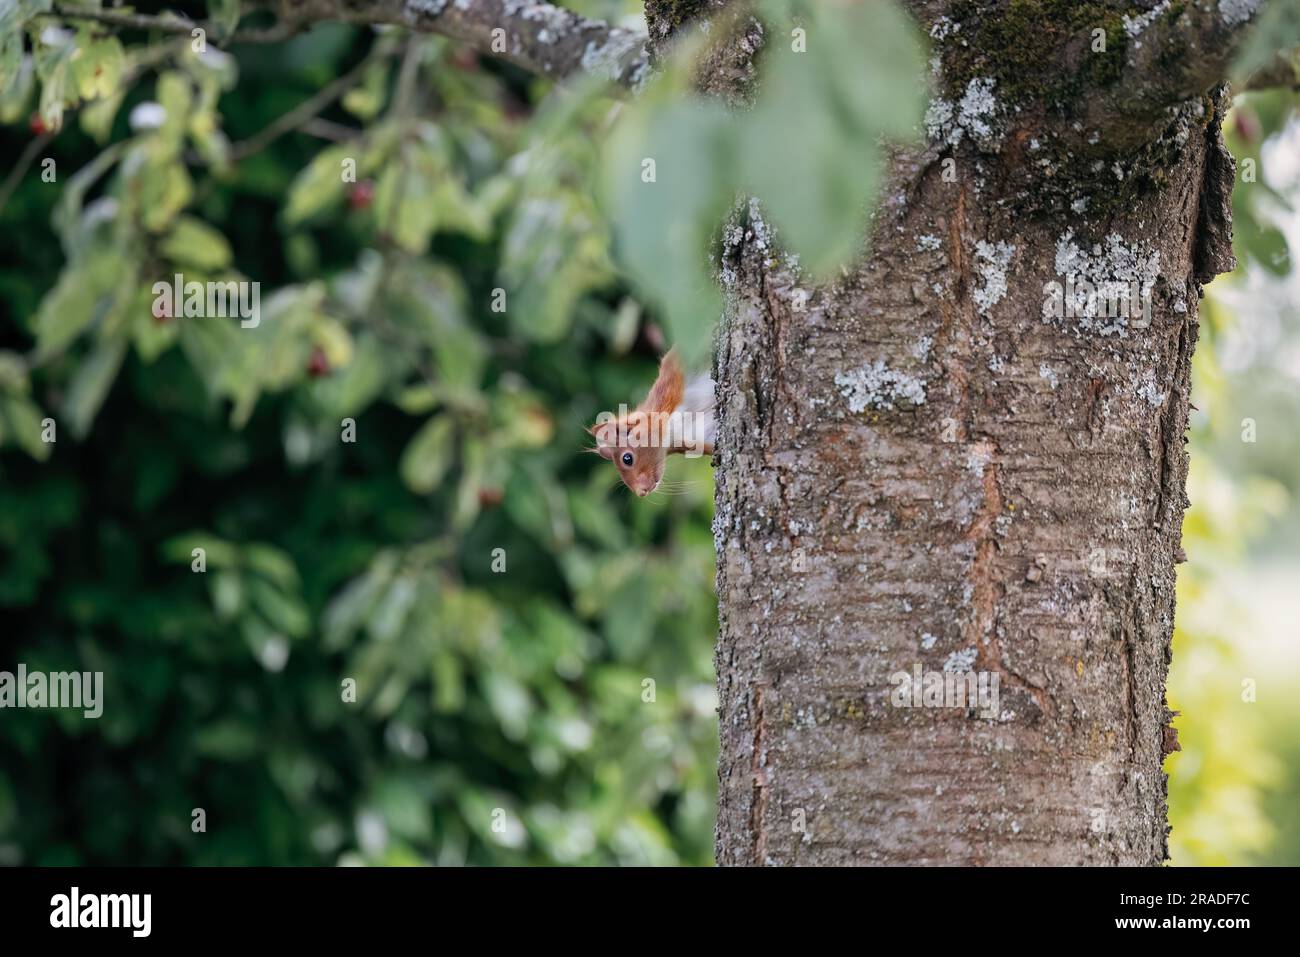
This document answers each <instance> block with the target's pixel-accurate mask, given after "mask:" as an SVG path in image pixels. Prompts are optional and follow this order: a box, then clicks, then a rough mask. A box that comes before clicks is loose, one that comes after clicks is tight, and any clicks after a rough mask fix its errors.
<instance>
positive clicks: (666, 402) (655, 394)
mask: <svg viewBox="0 0 1300 957" xmlns="http://www.w3.org/2000/svg"><path fill="white" fill-rule="evenodd" d="M685 394H686V377H685V376H684V375H682V363H681V360H680V359H678V358H677V350H676V349H669V350H668V354H667V355H665V356H664V357H663V359H662V360H661V361H660V362H659V377H658V378H657V379H655V384H654V385H652V386H651V387H650V391H649V392H648V393H646V397H645V401H644V402H642V403H641V404H640V405H639V406H637V411H638V412H642V411H644V412H666V413H671V412H674V411H676V409H677V407H678V406H679V405H681V404H682V396H684V395H685Z"/></svg>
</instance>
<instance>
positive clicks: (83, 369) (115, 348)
mask: <svg viewBox="0 0 1300 957" xmlns="http://www.w3.org/2000/svg"><path fill="white" fill-rule="evenodd" d="M125 355H126V342H125V340H122V339H115V340H112V341H109V342H103V343H101V344H100V345H99V346H97V347H96V348H95V350H94V351H93V352H91V353H90V355H89V356H87V357H86V358H85V359H83V360H82V361H81V364H80V365H79V366H78V367H77V371H76V373H75V374H74V375H73V377H72V381H71V383H70V384H69V385H68V393H67V396H66V398H65V399H64V400H63V414H64V416H66V418H67V421H68V428H69V430H70V431H71V432H72V435H73V437H74V438H76V439H77V440H81V439H83V438H85V437H86V435H87V434H88V433H89V432H90V426H91V424H92V423H93V422H94V421H95V416H96V415H97V414H98V413H99V408H100V406H102V405H103V404H104V399H105V398H107V396H108V392H109V389H111V388H112V387H113V381H114V380H115V379H116V378H117V373H118V370H119V369H120V368H121V367H122V359H123V357H124V356H125Z"/></svg>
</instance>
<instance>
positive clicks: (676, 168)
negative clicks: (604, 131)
mask: <svg viewBox="0 0 1300 957" xmlns="http://www.w3.org/2000/svg"><path fill="white" fill-rule="evenodd" d="M662 82H663V85H662V86H661V87H660V89H659V90H657V91H654V92H651V91H647V94H646V99H645V100H644V102H643V104H642V105H641V109H640V110H638V111H636V112H635V113H634V114H633V115H631V116H628V117H626V118H625V119H624V120H623V121H622V123H620V126H619V129H618V130H617V131H616V132H615V133H614V135H613V137H612V138H611V141H610V143H609V145H608V148H607V154H606V163H605V170H604V174H605V175H604V184H603V185H604V195H605V197H606V203H607V204H608V206H609V208H610V210H611V219H612V221H613V224H614V234H615V243H616V249H617V251H618V253H619V256H620V259H621V261H622V262H623V263H624V265H625V266H626V268H627V269H628V271H629V272H630V273H631V274H632V277H633V278H634V279H635V280H636V281H637V283H638V285H639V286H640V288H641V289H642V290H644V291H645V292H646V293H647V294H648V295H649V296H650V297H651V298H652V299H654V300H655V302H656V303H658V304H659V305H660V307H661V308H663V309H664V310H665V312H666V314H667V321H668V328H669V332H670V334H671V338H672V341H673V342H674V343H675V344H676V345H677V347H678V348H679V350H680V351H681V353H682V356H683V358H684V359H685V360H686V361H687V362H688V363H693V362H696V361H698V360H699V359H700V358H702V357H703V356H704V355H705V354H706V353H707V351H708V345H709V338H710V336H709V333H710V330H711V329H712V328H713V323H714V322H715V321H716V319H717V317H718V314H719V312H720V311H721V305H722V300H721V296H720V295H719V293H718V289H717V287H716V285H715V284H714V282H713V278H712V276H711V275H710V273H709V269H708V240H709V237H710V235H711V234H712V232H713V230H714V228H715V227H716V226H717V225H718V224H719V223H720V221H721V218H722V214H723V213H724V212H725V210H726V208H727V206H728V204H729V203H730V202H731V199H732V189H731V185H730V183H729V182H728V177H729V175H730V173H731V170H732V168H733V159H732V157H731V151H732V145H733V141H732V138H731V131H730V129H729V127H728V123H729V122H730V120H729V118H728V115H727V112H726V110H725V108H724V107H723V106H722V105H720V104H717V103H713V102H698V101H697V102H692V101H690V100H682V99H680V98H679V97H678V95H677V90H676V84H675V83H672V82H671V81H669V80H665V81H662Z"/></svg>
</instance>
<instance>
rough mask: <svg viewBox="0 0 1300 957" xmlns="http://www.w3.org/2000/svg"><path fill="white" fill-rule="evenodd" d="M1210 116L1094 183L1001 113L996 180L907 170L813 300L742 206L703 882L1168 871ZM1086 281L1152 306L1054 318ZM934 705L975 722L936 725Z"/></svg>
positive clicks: (1227, 162)
mask: <svg viewBox="0 0 1300 957" xmlns="http://www.w3.org/2000/svg"><path fill="white" fill-rule="evenodd" d="M990 16H992V15H990ZM650 26H651V35H652V37H653V36H655V33H656V30H655V26H656V25H655V22H654V20H653V18H651V23H650ZM1221 105H1222V96H1221V95H1220V96H1218V97H1214V96H1208V97H1205V98H1203V99H1202V100H1200V101H1199V102H1190V103H1186V104H1184V106H1183V107H1182V108H1181V109H1180V110H1179V111H1177V115H1174V114H1173V113H1171V114H1169V115H1168V116H1167V117H1166V121H1164V122H1162V123H1161V124H1160V128H1156V129H1155V132H1154V133H1153V134H1152V135H1151V137H1150V138H1149V141H1148V142H1137V141H1134V142H1131V143H1129V142H1125V143H1124V144H1123V146H1122V147H1120V146H1118V145H1117V141H1116V139H1112V141H1111V142H1109V143H1108V144H1107V145H1106V148H1107V149H1108V150H1109V152H1107V153H1105V154H1104V155H1105V162H1104V168H1103V166H1102V165H1099V162H1098V161H1097V160H1095V159H1094V156H1096V155H1099V153H1100V150H1097V151H1094V152H1092V153H1089V152H1088V151H1087V149H1086V147H1082V146H1080V145H1078V143H1077V141H1071V143H1072V145H1070V147H1069V149H1068V150H1067V148H1066V147H1065V146H1063V145H1061V144H1062V142H1063V140H1062V139H1061V138H1060V137H1059V136H1057V135H1056V134H1054V133H1053V130H1052V129H1051V128H1050V127H1051V124H1052V122H1053V121H1051V120H1046V119H1044V118H1043V116H1042V115H1041V114H1042V111H1041V110H1040V111H1039V115H1038V116H1036V117H1034V112H1033V110H1031V109H1028V108H1026V107H1025V105H1024V104H1020V107H1021V108H1020V109H1019V110H1018V111H1016V113H1015V114H1014V116H1013V117H1012V118H1011V119H1009V120H1008V122H1007V126H1006V128H1005V130H1004V134H1003V136H1002V138H1001V139H1000V141H999V142H998V143H997V144H996V147H994V148H991V147H990V144H989V143H987V142H984V143H977V142H975V138H974V136H973V135H972V136H965V137H960V138H959V139H960V142H959V143H958V144H957V145H955V146H954V145H952V144H951V142H934V143H932V144H930V145H928V146H924V147H918V148H916V149H914V150H911V151H909V152H905V153H897V154H896V155H895V156H894V157H893V161H892V164H891V175H890V178H889V180H888V182H887V185H886V188H885V190H884V192H883V193H882V198H881V201H880V204H879V207H878V209H877V210H876V212H875V214H874V217H873V220H872V227H871V230H870V233H871V237H872V244H871V247H870V252H869V254H867V255H866V256H865V257H864V258H863V260H862V261H861V262H860V263H859V264H858V265H856V266H855V267H853V268H851V269H849V270H846V271H845V274H844V275H843V277H842V278H840V279H838V280H837V281H835V282H833V283H831V284H828V285H823V286H821V287H816V288H814V287H812V286H810V285H808V284H807V281H806V280H804V279H801V277H800V275H799V273H798V269H797V267H795V266H792V265H790V264H789V262H788V260H787V257H785V256H784V255H783V253H782V252H781V250H780V249H779V247H778V245H777V237H775V236H774V235H773V232H772V230H771V228H770V227H769V226H768V224H767V223H765V222H764V220H763V217H762V210H761V207H759V206H758V205H757V204H751V205H750V208H749V211H748V214H747V215H746V216H745V217H744V218H743V220H742V221H740V222H739V223H738V225H737V226H736V227H734V228H732V229H731V230H729V231H728V233H727V236H726V242H725V248H724V256H723V259H724V261H723V268H722V275H723V279H724V282H725V283H726V284H727V285H728V292H729V301H730V305H729V308H728V315H727V318H726V320H725V323H724V326H723V329H722V331H721V333H720V339H719V348H718V357H717V378H718V401H719V405H720V428H719V453H718V457H717V459H716V464H717V470H716V479H717V514H716V519H715V522H716V524H715V538H716V543H717V558H718V598H719V604H720V610H721V632H720V635H719V639H718V648H717V672H718V688H719V698H720V734H721V755H720V768H719V784H720V794H719V808H718V823H717V861H718V863H719V864H758V865H761V864H821V865H825V864H1143V865H1154V864H1158V863H1160V862H1161V861H1162V860H1163V859H1164V858H1165V857H1166V834H1167V831H1168V825H1167V823H1166V804H1165V796H1166V776H1165V774H1164V772H1163V770H1162V762H1163V759H1164V755H1165V753H1166V749H1167V748H1168V747H1171V746H1172V744H1173V742H1172V740H1171V739H1172V731H1169V730H1167V724H1168V721H1169V717H1170V714H1169V712H1168V711H1167V708H1166V703H1165V677H1166V672H1167V670H1168V666H1169V660H1170V641H1171V635H1172V630H1173V620H1174V584H1175V570H1174V566H1175V563H1176V562H1177V561H1179V560H1180V557H1181V555H1180V545H1179V540H1180V534H1181V525H1182V517H1183V510H1184V507H1185V506H1186V504H1187V500H1186V496H1185V493H1184V485H1185V477H1186V468H1187V456H1186V453H1185V451H1184V441H1185V440H1184V430H1185V428H1186V425H1187V417H1188V398H1189V371H1190V359H1191V354H1192V348H1193V346H1194V344H1195V342H1196V336H1197V303H1198V299H1199V297H1200V294H1201V284H1202V283H1204V282H1208V281H1209V279H1210V278H1211V277H1212V276H1213V275H1214V274H1215V273H1216V272H1220V271H1223V269H1224V268H1225V266H1227V265H1228V264H1229V262H1230V258H1231V257H1230V252H1228V248H1227V247H1225V243H1226V242H1227V238H1226V235H1225V232H1226V229H1227V225H1228V224H1229V223H1230V216H1229V215H1228V213H1227V211H1226V210H1227V207H1226V205H1225V204H1226V203H1227V197H1228V195H1229V193H1230V191H1231V185H1232V178H1233V169H1232V160H1231V158H1230V157H1228V156H1227V154H1226V153H1225V152H1224V150H1223V148H1222V145H1221V138H1220V135H1219V114H1218V110H1219V109H1220V107H1221ZM1021 116H1025V117H1027V118H1026V119H1023V120H1022V119H1020V117H1021ZM1029 117H1032V118H1029ZM1061 128H1062V129H1065V130H1066V131H1067V132H1068V127H1065V126H1062V127H1061ZM1064 135H1065V134H1061V136H1064ZM1054 137H1055V138H1054ZM1039 138H1041V139H1043V141H1044V143H1043V144H1040V143H1039ZM940 139H942V135H940ZM1049 142H1051V143H1055V146H1054V147H1052V146H1048V145H1045V144H1047V143H1049ZM1053 150H1055V151H1056V152H1053ZM1080 155H1082V156H1084V157H1085V158H1086V162H1084V161H1079V162H1073V159H1074V157H1076V156H1080ZM948 160H950V161H951V162H946V161H948ZM1040 160H1042V161H1040ZM1112 164H1116V165H1112ZM1049 168H1050V172H1048V171H1047V170H1049ZM1084 197H1088V198H1089V199H1088V200H1087V202H1086V203H1085V202H1084V201H1083V199H1084ZM1157 257H1158V258H1157ZM1076 270H1077V272H1078V274H1079V276H1080V278H1084V277H1088V278H1092V279H1099V280H1104V279H1116V278H1125V279H1126V278H1128V276H1129V274H1132V275H1133V276H1134V277H1135V278H1137V279H1138V280H1139V281H1142V280H1143V279H1145V280H1148V281H1151V285H1150V313H1149V319H1148V320H1145V321H1144V320H1143V318H1142V317H1141V316H1137V317H1133V318H1130V319H1129V320H1127V321H1120V320H1113V321H1111V320H1106V319H1097V318H1095V317H1089V316H1083V317H1068V316H1065V317H1056V316H1051V315H1049V316H1047V317H1046V318H1045V317H1044V303H1045V301H1049V297H1048V294H1047V293H1046V292H1045V288H1044V286H1045V284H1046V283H1050V282H1053V281H1057V282H1061V283H1064V282H1065V281H1066V278H1067V276H1066V275H1065V273H1066V272H1074V271H1076ZM1121 308H1123V305H1121ZM918 669H919V671H920V672H921V673H922V675H923V677H922V680H921V681H920V682H917V685H918V687H917V691H916V694H915V696H913V695H912V693H911V691H910V690H909V689H910V688H911V685H912V683H913V681H914V677H913V676H914V675H916V674H917V671H918ZM926 672H930V673H935V674H937V675H939V677H938V678H932V677H925V676H924V673H926ZM944 675H947V676H950V677H949V679H948V680H949V686H950V687H952V686H953V684H954V679H956V678H958V677H959V678H960V681H961V682H966V681H968V680H970V679H968V677H967V676H968V675H973V676H975V677H974V680H975V681H977V682H979V681H983V682H984V684H983V685H982V687H983V688H985V690H986V692H988V693H989V694H990V695H991V697H990V698H989V699H984V700H981V701H979V702H975V703H971V702H969V701H968V702H967V703H966V705H965V706H963V705H962V704H961V702H960V700H954V699H953V697H952V694H951V693H949V696H948V697H947V698H942V700H940V701H939V703H938V705H937V706H936V705H935V701H936V700H937V699H932V698H928V697H927V696H926V695H925V694H924V693H923V690H924V689H926V688H930V687H932V685H931V684H929V682H931V681H935V682H943V681H944V680H945V679H944V677H943V676H944ZM941 690H942V689H941ZM990 701H992V703H993V704H994V705H995V707H990V706H989V704H990ZM927 702H928V703H927Z"/></svg>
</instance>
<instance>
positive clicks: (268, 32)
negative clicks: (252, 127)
mask: <svg viewBox="0 0 1300 957" xmlns="http://www.w3.org/2000/svg"><path fill="white" fill-rule="evenodd" d="M275 11H276V14H277V16H278V18H279V22H278V23H277V24H276V25H275V26H273V27H271V28H269V29H264V30H243V31H237V32H236V33H235V35H234V36H233V37H232V38H231V42H233V43H273V42H278V41H280V40H284V39H287V38H288V37H290V36H292V35H293V34H294V33H296V32H298V31H300V30H302V29H305V28H307V27H310V26H312V25H314V24H316V23H327V22H336V23H352V24H357V25H365V26H377V25H381V24H391V25H394V26H401V27H406V28H407V29H410V30H414V31H416V32H418V33H437V34H441V35H442V36H446V37H450V38H451V39H453V40H459V41H460V42H462V43H466V44H468V45H470V46H472V47H474V48H475V49H476V50H478V51H479V52H480V53H483V54H486V55H488V56H496V57H499V58H500V59H503V60H506V61H508V62H510V63H513V64H515V65H516V66H519V67H522V68H523V69H525V70H528V71H530V72H532V73H537V74H540V75H542V76H547V77H551V78H553V79H557V80H561V79H565V78H567V77H573V76H579V75H591V76H597V77H603V78H605V79H608V80H609V81H611V82H612V83H614V84H616V85H618V86H620V87H623V88H626V89H630V90H636V89H638V88H639V87H640V85H641V84H642V83H643V82H644V81H645V80H646V79H647V78H648V76H649V71H650V61H649V56H648V54H647V52H646V36H645V34H644V33H641V32H640V31H637V30H628V29H625V28H623V27H615V26H611V25H610V24H608V23H606V22H604V21H603V20H592V19H589V18H587V17H584V16H581V15H579V14H577V13H574V12H573V11H572V10H565V9H564V8H563V7H557V6H554V5H552V4H550V3H543V2H540V0H278V2H277V3H276V4H275ZM42 16H57V17H61V18H63V19H67V20H88V21H92V22H95V23H101V24H104V25H105V26H110V27H115V28H117V29H126V30H161V31H164V32H168V33H186V34H188V33H189V32H190V31H191V30H193V29H194V28H195V27H198V26H203V24H200V23H195V22H193V21H191V20H187V19H185V18H182V17H177V16H175V15H170V14H169V15H163V16H147V15H143V14H135V13H121V12H119V11H115V10H91V9H82V8H80V7H71V6H68V5H67V4H61V3H56V4H55V5H54V6H53V8H52V9H51V12H50V13H48V14H42Z"/></svg>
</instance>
